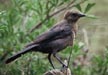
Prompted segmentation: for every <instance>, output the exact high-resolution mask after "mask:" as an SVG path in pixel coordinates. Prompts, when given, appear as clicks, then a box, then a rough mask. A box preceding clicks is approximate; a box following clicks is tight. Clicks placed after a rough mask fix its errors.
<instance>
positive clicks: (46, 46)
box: [5, 10, 86, 68]
mask: <svg viewBox="0 0 108 75" xmlns="http://www.w3.org/2000/svg"><path fill="white" fill-rule="evenodd" d="M85 16H86V15H85V14H83V13H81V12H79V11H71V10H68V11H67V12H66V13H65V15H64V17H63V19H62V20H61V21H60V22H58V23H56V24H55V25H54V26H53V27H51V28H50V29H49V30H48V31H46V32H44V33H42V34H41V35H39V36H37V38H36V40H34V41H33V42H31V43H30V44H28V45H27V46H26V47H25V48H24V49H22V50H21V51H19V52H18V53H16V54H14V55H13V56H11V57H9V58H7V59H6V61H5V63H6V64H8V63H10V62H12V61H14V60H15V59H17V58H19V57H21V56H22V55H23V54H25V53H28V52H41V53H46V54H48V60H49V63H50V64H51V66H52V67H53V68H55V67H54V65H53V63H52V60H51V56H52V55H53V56H54V57H55V58H56V59H57V60H58V61H59V62H60V64H62V65H63V66H66V65H65V64H64V63H63V62H62V61H61V59H60V57H59V56H58V55H57V53H58V52H60V51H62V50H64V49H65V48H66V47H68V46H73V40H74V38H75V35H76V33H77V21H78V20H79V19H80V18H81V17H85Z"/></svg>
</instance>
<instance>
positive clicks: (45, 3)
mask: <svg viewBox="0 0 108 75" xmlns="http://www.w3.org/2000/svg"><path fill="white" fill-rule="evenodd" d="M71 1H72V0H10V1H8V0H6V3H4V2H5V1H4V2H3V3H0V75H42V74H43V73H44V72H45V71H47V70H49V69H52V67H51V66H50V64H49V62H48V61H47V60H46V59H47V58H46V55H45V56H43V55H42V54H41V53H28V54H26V55H23V56H22V57H21V58H19V59H18V61H15V62H13V63H10V64H8V65H6V64H5V63H4V61H5V59H6V58H7V57H9V56H11V55H13V54H15V53H16V52H18V51H19V50H21V49H22V48H24V46H25V45H26V44H27V43H29V42H30V41H32V40H34V39H35V38H36V37H37V36H38V35H39V34H40V33H42V32H44V31H46V30H47V29H49V28H50V27H51V26H52V25H53V24H54V23H55V19H54V18H53V17H51V18H48V19H47V20H46V21H45V22H44V23H43V24H42V26H41V28H38V29H37V30H35V31H33V32H32V33H29V30H30V29H32V28H33V27H34V26H35V25H36V24H38V23H39V22H41V21H43V20H44V19H45V18H46V17H49V15H50V13H52V12H54V11H56V10H59V9H60V8H62V7H64V6H65V5H68V4H69V3H70V2H71ZM73 1H74V2H73V3H77V2H80V1H81V0H73ZM82 1H84V2H86V5H87V6H86V8H85V9H84V8H82V5H81V4H76V5H75V6H74V7H75V8H77V9H78V10H80V11H82V9H84V11H82V12H84V13H87V12H88V11H89V10H90V9H91V7H93V6H94V5H95V3H90V2H89V0H82ZM28 33H29V34H28ZM81 49H82V46H79V45H78V43H76V44H75V45H74V47H72V48H70V47H68V48H67V49H66V50H64V51H63V52H61V53H60V55H61V56H62V58H63V59H66V57H67V58H68V57H69V54H70V51H71V50H72V59H71V62H70V68H71V69H72V72H73V73H74V75H107V74H108V72H107V70H108V56H107V54H108V48H106V49H105V51H106V52H105V53H106V54H105V55H104V59H103V58H102V56H97V55H94V56H93V57H92V60H90V62H92V63H91V64H90V65H91V66H81V65H79V66H77V67H75V65H73V62H74V60H75V59H76V57H77V56H78V55H85V54H86V53H85V52H83V51H81ZM40 56H41V57H40ZM54 63H55V64H56V67H57V66H58V65H60V64H58V63H56V62H54ZM57 68H60V66H59V67H57Z"/></svg>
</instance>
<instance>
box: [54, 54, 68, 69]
mask: <svg viewBox="0 0 108 75" xmlns="http://www.w3.org/2000/svg"><path fill="white" fill-rule="evenodd" d="M53 56H54V57H55V58H56V59H57V60H58V61H59V62H60V63H61V64H62V65H63V66H65V67H67V66H66V65H65V64H64V63H63V62H62V61H61V59H60V57H59V56H57V54H56V53H53Z"/></svg>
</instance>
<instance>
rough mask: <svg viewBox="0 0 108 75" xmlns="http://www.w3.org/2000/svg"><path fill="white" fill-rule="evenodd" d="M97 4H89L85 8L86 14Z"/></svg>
mask: <svg viewBox="0 0 108 75" xmlns="http://www.w3.org/2000/svg"><path fill="white" fill-rule="evenodd" d="M95 4H96V3H88V5H87V6H86V8H85V11H84V13H87V12H88V11H89V10H90V9H91V8H92V7H93V6H94V5H95Z"/></svg>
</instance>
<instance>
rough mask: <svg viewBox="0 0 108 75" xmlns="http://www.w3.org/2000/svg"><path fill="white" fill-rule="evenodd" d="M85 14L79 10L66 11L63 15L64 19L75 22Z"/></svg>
mask: <svg viewBox="0 0 108 75" xmlns="http://www.w3.org/2000/svg"><path fill="white" fill-rule="evenodd" d="M85 16H86V15H84V14H82V13H81V12H79V11H68V12H66V14H65V15H64V19H65V20H67V21H69V22H76V21H77V20H78V19H79V18H81V17H85Z"/></svg>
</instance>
